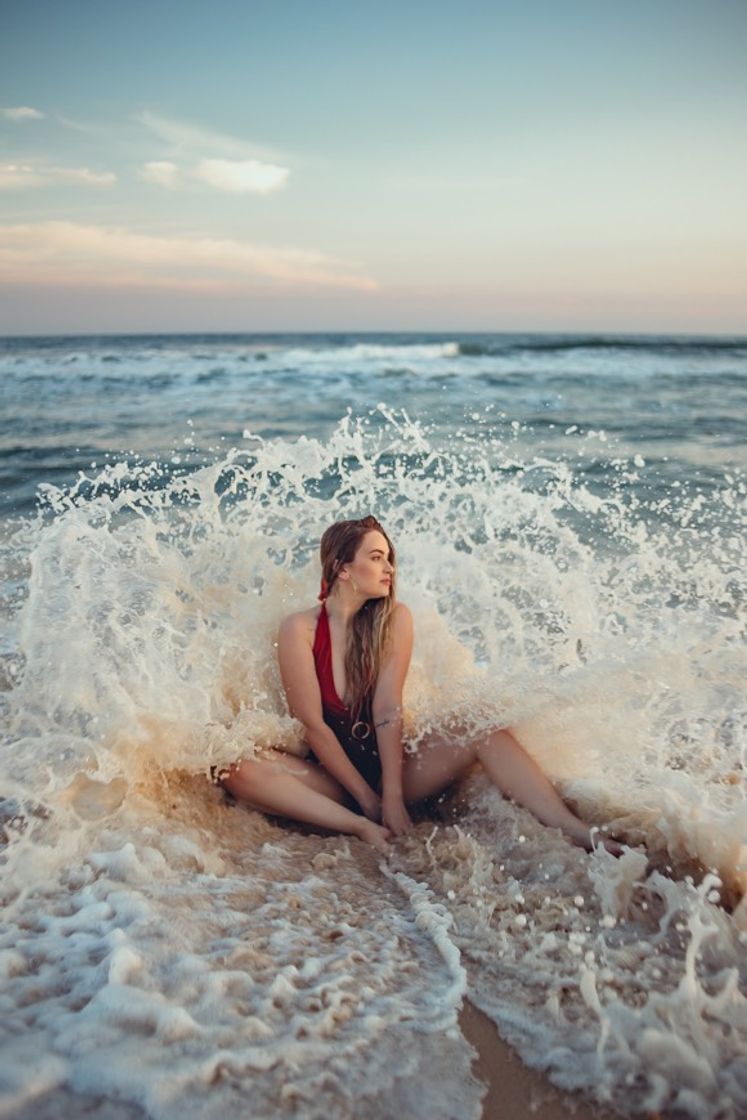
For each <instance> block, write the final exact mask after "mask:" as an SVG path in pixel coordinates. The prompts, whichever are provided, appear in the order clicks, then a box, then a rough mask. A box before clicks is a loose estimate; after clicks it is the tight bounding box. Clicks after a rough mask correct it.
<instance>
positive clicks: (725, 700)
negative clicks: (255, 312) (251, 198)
mask: <svg viewBox="0 0 747 1120" xmlns="http://www.w3.org/2000/svg"><path fill="white" fill-rule="evenodd" d="M0 387H1V389H2V400H3V407H2V418H1V421H0V423H1V424H2V428H1V429H0V471H1V472H2V473H1V483H0V499H1V501H2V506H1V507H0V618H2V622H3V630H2V638H1V639H0V731H1V733H2V738H1V740H0V865H1V874H0V886H1V897H0V902H1V903H2V905H3V908H4V909H3V916H4V922H3V924H2V926H0V1010H1V1011H2V1014H0V1115H7V1116H13V1117H18V1118H19V1120H31V1117H34V1120H38V1118H39V1117H41V1118H42V1120H44V1118H50V1120H51V1118H52V1117H56V1116H58V1115H63V1114H64V1115H78V1114H84V1113H85V1115H89V1116H92V1117H96V1118H97V1120H130V1118H133V1120H134V1118H136V1117H137V1118H140V1117H143V1116H148V1117H154V1118H155V1120H198V1118H199V1120H203V1118H204V1120H210V1118H212V1117H214V1116H217V1115H220V1116H225V1117H226V1118H228V1120H231V1118H233V1117H236V1118H239V1117H245V1116H247V1115H252V1116H253V1117H256V1118H257V1120H263V1118H265V1117H267V1118H269V1117H275V1116H278V1115H281V1114H282V1115H286V1114H287V1115H292V1116H303V1117H304V1120H315V1118H319V1120H338V1118H339V1120H347V1118H348V1117H350V1116H352V1115H355V1116H356V1117H358V1118H359V1120H381V1117H383V1116H394V1115H404V1116H408V1117H412V1118H413V1120H425V1118H427V1120H453V1118H454V1117H455V1116H459V1117H460V1120H461V1118H462V1117H464V1118H465V1120H467V1118H470V1120H472V1118H474V1120H477V1118H478V1117H479V1115H480V1102H481V1098H482V1096H483V1094H484V1087H483V1086H481V1084H480V1082H479V1081H477V1080H476V1079H475V1077H474V1076H473V1075H472V1074H471V1072H470V1062H471V1058H472V1056H473V1054H472V1051H471V1049H470V1047H469V1044H468V1043H467V1041H466V1039H465V1038H464V1037H463V1035H462V1033H461V1030H460V1029H459V1023H458V1017H457V1016H458V1011H459V1007H460V1005H461V1003H462V1000H463V999H464V998H465V997H466V998H469V999H470V1000H472V1001H473V1002H474V1003H475V1004H476V1005H477V1006H479V1007H480V1008H481V1009H482V1010H483V1011H484V1012H485V1013H486V1014H488V1015H489V1016H490V1017H491V1018H492V1019H493V1021H494V1022H495V1024H496V1026H497V1028H498V1030H499V1031H500V1033H501V1035H502V1036H503V1037H504V1038H505V1039H507V1040H508V1041H509V1042H510V1043H511V1044H512V1045H513V1046H514V1047H515V1048H516V1050H517V1051H518V1052H519V1054H520V1055H521V1056H522V1057H523V1059H524V1060H525V1061H526V1062H527V1063H529V1064H530V1065H532V1066H533V1067H534V1068H537V1069H540V1070H543V1071H544V1072H545V1073H546V1074H547V1076H548V1078H549V1079H550V1080H551V1081H552V1082H553V1083H554V1084H555V1085H557V1086H558V1087H560V1088H561V1089H563V1090H568V1089H579V1090H581V1091H582V1092H583V1093H584V1094H586V1096H587V1098H588V1099H589V1100H590V1101H592V1102H596V1103H598V1104H604V1105H609V1106H611V1107H612V1108H614V1109H615V1110H617V1111H618V1112H619V1113H621V1114H623V1115H635V1116H644V1115H652V1114H660V1115H663V1116H668V1117H672V1120H674V1118H677V1120H682V1118H683V1117H686V1118H691V1120H737V1118H738V1117H742V1116H745V1115H747V1064H746V1063H745V1058H744V1056H745V1052H746V1051H747V969H746V967H745V960H746V959H747V955H746V954H745V946H747V902H745V892H746V890H747V785H746V784H745V774H746V773H747V696H746V695H745V678H746V676H747V650H746V648H745V636H746V635H747V626H746V622H747V619H746V617H745V592H746V591H747V577H746V574H745V573H746V572H747V565H746V564H745V548H744V542H745V536H744V528H745V494H746V489H745V486H746V479H745V468H747V438H746V436H747V339H745V338H725V337H719V338H705V337H670V336H667V337H662V336H658V337H651V336H622V337H617V336H615V337H611V336H609V337H608V336H605V337H601V336H593V335H592V336H589V335H584V336H581V335H548V334H543V335H541V334H536V335H535V334H521V335H519V334H510V335H509V334H500V335H499V334H481V335H475V334H470V335H463V334H459V333H454V332H452V333H448V334H443V335H434V334H387V335H382V334H377V335H368V334H347V335H341V334H334V335H329V334H314V335H262V336H259V335H219V336H218V335H190V336H184V335H180V336H167V335H159V336H148V337H134V336H124V337H119V336H106V337H76V338H72V337H65V338H33V339H22V338H16V339H14V338H6V339H0ZM367 513H375V514H377V515H378V516H379V518H380V519H381V520H382V522H383V523H384V525H385V526H386V527H387V529H388V531H389V533H390V535H391V536H392V538H393V539H394V541H395V544H396V547H397V568H398V595H399V596H400V597H401V598H402V599H403V600H404V601H405V602H407V603H408V605H409V606H410V607H411V610H412V613H413V617H414V622H415V635H416V639H415V648H414V652H413V659H412V665H411V668H410V673H409V675H408V682H407V690H406V693H405V711H406V725H405V726H406V744H407V747H408V749H410V748H412V747H415V746H416V745H417V744H420V745H421V749H427V744H428V740H429V738H430V737H431V736H432V735H433V733H434V732H435V733H436V734H440V733H443V732H444V731H445V730H446V729H453V728H455V727H468V728H469V729H470V732H469V733H470V734H471V735H474V736H476V737H478V738H479V737H482V736H484V735H487V734H488V733H489V732H490V730H491V728H495V727H506V726H510V727H512V728H513V729H514V732H515V734H516V735H517V737H518V738H519V740H520V741H521V742H522V743H523V744H524V746H525V748H526V749H527V750H528V751H529V752H530V753H531V754H532V756H533V757H534V758H535V759H536V760H537V761H538V763H539V764H540V765H541V766H542V767H543V769H544V770H545V772H546V773H547V774H548V775H549V776H550V777H551V779H552V780H553V781H554V782H555V783H556V785H557V787H558V789H559V790H560V792H561V793H562V795H563V796H564V797H565V798H566V799H567V800H568V801H569V803H570V804H572V805H573V806H574V808H575V809H576V811H577V812H578V813H579V814H581V815H582V816H584V818H585V819H586V820H588V821H589V823H590V824H593V825H596V826H598V827H600V828H604V827H606V828H608V829H609V830H610V831H611V832H612V833H613V834H614V835H617V836H619V837H620V838H621V839H622V840H623V841H624V842H625V844H626V853H625V855H624V856H623V857H622V858H621V859H619V860H615V859H613V858H612V856H609V855H608V854H607V853H606V852H605V851H603V850H598V851H596V852H595V853H594V854H592V855H590V856H587V855H586V854H585V853H584V852H582V851H580V849H578V848H574V847H572V846H571V845H570V844H569V843H568V842H567V841H566V840H565V839H564V837H563V836H562V835H561V834H560V833H559V831H557V830H553V829H548V828H544V827H543V826H541V825H540V824H539V823H538V822H537V821H536V820H535V819H534V818H533V817H532V816H531V815H530V814H528V813H527V812H525V811H524V810H522V809H520V808H519V807H518V806H516V805H515V804H513V803H512V802H510V801H507V800H506V799H504V798H502V797H501V796H500V794H499V793H498V792H497V791H496V790H495V789H494V788H493V787H492V786H490V784H489V782H488V781H487V778H486V776H485V774H484V773H481V772H480V771H479V770H478V771H477V772H476V773H474V774H472V775H471V776H470V777H469V778H468V779H467V781H466V782H465V783H464V784H463V785H462V787H460V788H459V789H458V790H452V791H451V793H450V794H449V795H448V797H447V800H446V801H445V802H444V803H443V804H442V806H441V809H440V810H437V809H434V810H433V812H431V811H430V810H429V811H428V813H426V814H425V815H424V816H422V817H419V818H418V823H417V826H416V828H415V829H414V830H413V832H412V833H411V834H410V835H408V836H407V837H403V838H400V839H399V840H398V842H397V843H396V846H395V847H396V850H395V853H394V855H393V856H392V857H391V859H390V860H389V862H385V861H384V860H383V859H381V858H380V857H379V856H378V855H377V854H375V853H374V851H373V849H371V848H369V847H368V846H367V845H364V844H362V843H361V842H359V841H358V840H356V839H353V838H351V837H349V836H343V835H337V834H323V833H318V832H314V831H313V830H310V829H302V828H298V827H295V826H293V825H289V824H288V823H287V822H286V823H284V822H282V821H279V820H278V819H276V818H275V819H273V818H269V817H266V816H264V815H263V814H260V813H258V812H255V811H254V810H251V809H249V808H244V807H235V806H231V805H230V804H229V803H227V802H226V801H225V800H224V799H223V798H222V796H221V793H220V791H219V790H218V789H217V788H216V787H215V786H213V785H211V783H210V782H209V780H208V776H209V773H210V767H211V766H213V765H216V766H221V765H225V764H227V763H228V762H231V761H234V760H236V759H237V758H240V757H245V758H251V757H252V756H253V755H254V754H255V752H258V751H261V750H262V749H263V748H264V747H280V748H282V749H284V750H286V751H289V752H291V753H294V752H295V753H299V752H300V753H302V752H303V744H302V729H301V728H300V725H298V724H297V723H296V721H295V720H293V719H291V718H290V715H289V713H288V710H287V705H286V701H285V696H284V693H283V690H282V687H281V684H280V680H279V674H278V669H277V662H276V655H275V641H276V636H277V627H278V624H279V622H280V620H281V619H282V617H283V616H285V615H286V614H288V613H289V612H291V611H293V610H296V609H301V608H304V607H309V606H311V605H312V604H314V603H315V601H316V593H317V590H318V585H319V584H318V581H319V563H318V556H317V550H318V541H319V536H320V533H321V531H322V530H323V529H324V528H325V527H326V525H328V524H329V523H330V522H331V521H333V520H335V519H337V518H340V517H349V516H361V515H362V514H367ZM454 733H455V734H456V732H454ZM452 794H456V796H453V797H452Z"/></svg>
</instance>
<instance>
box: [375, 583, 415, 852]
mask: <svg viewBox="0 0 747 1120" xmlns="http://www.w3.org/2000/svg"><path fill="white" fill-rule="evenodd" d="M391 626H392V629H391V645H390V648H389V653H388V655H387V658H386V660H385V662H384V664H383V665H382V667H381V670H380V672H379V679H378V681H377V682H376V689H375V690H374V696H373V704H372V713H373V721H374V727H375V729H376V741H377V743H378V746H379V757H380V758H381V769H382V787H383V788H382V800H383V802H384V818H386V817H389V818H390V819H391V821H392V824H391V825H390V827H392V828H394V831H395V832H397V833H399V832H402V831H406V830H407V828H408V827H409V825H410V824H411V822H410V820H409V817H408V816H407V812H406V810H405V809H404V804H403V801H402V691H403V689H404V684H405V678H406V677H407V670H408V669H409V667H410V658H411V656H412V643H413V627H412V614H411V612H410V609H409V607H406V606H405V604H404V603H398V604H397V606H396V607H395V608H394V612H393V614H392V622H391ZM395 815H396V820H395ZM384 818H382V819H384Z"/></svg>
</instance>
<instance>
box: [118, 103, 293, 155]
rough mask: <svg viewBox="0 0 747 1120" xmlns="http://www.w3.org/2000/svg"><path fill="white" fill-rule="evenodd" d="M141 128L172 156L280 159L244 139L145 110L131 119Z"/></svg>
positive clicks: (267, 150)
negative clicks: (146, 130) (155, 137)
mask: <svg viewBox="0 0 747 1120" xmlns="http://www.w3.org/2000/svg"><path fill="white" fill-rule="evenodd" d="M134 119H135V120H136V121H138V123H140V124H143V125H145V127H146V128H147V129H149V130H150V131H151V132H152V133H153V134H154V136H157V137H158V139H159V140H162V141H163V142H164V143H165V144H168V145H169V146H170V148H171V149H172V150H173V153H174V154H180V153H181V154H185V153H186V154H187V155H191V156H193V157H196V156H198V155H202V153H203V152H206V151H207V152H211V153H214V154H217V155H220V156H224V157H226V158H233V159H259V160H278V159H282V158H283V157H282V156H281V155H280V154H279V153H278V152H274V151H271V150H270V149H267V148H265V149H262V148H260V147H259V146H258V145H256V144H250V143H249V142H248V141H246V140H239V139H238V138H237V137H235V136H229V135H227V134H226V133H224V132H213V131H211V130H210V129H206V128H200V126H199V125H193V124H189V123H187V122H184V121H176V120H173V119H172V118H169V117H162V116H159V114H158V113H151V112H150V111H149V110H148V109H146V110H144V111H143V112H142V113H138V114H137V115H136V116H135V118H134Z"/></svg>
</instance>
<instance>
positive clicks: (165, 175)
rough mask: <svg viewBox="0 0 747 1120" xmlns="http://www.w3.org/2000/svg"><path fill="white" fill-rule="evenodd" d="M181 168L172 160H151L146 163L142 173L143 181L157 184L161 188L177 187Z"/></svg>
mask: <svg viewBox="0 0 747 1120" xmlns="http://www.w3.org/2000/svg"><path fill="white" fill-rule="evenodd" d="M179 174H180V172H179V168H178V167H177V165H176V164H175V163H172V162H171V160H167V159H162V160H151V161H150V162H149V163H144V164H143V167H142V169H141V171H140V177H141V179H145V180H146V181H147V182H148V183H157V184H158V186H159V187H175V186H176V185H177V183H178V181H179Z"/></svg>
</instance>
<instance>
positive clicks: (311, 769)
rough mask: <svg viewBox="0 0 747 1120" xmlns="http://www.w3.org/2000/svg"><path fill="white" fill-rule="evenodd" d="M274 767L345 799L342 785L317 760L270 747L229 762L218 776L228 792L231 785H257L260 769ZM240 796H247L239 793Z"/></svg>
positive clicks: (238, 787)
mask: <svg viewBox="0 0 747 1120" xmlns="http://www.w3.org/2000/svg"><path fill="white" fill-rule="evenodd" d="M278 771H280V772H281V773H285V774H291V775H292V776H293V777H294V778H297V779H298V781H299V782H303V784H304V785H305V786H308V787H309V789H313V790H315V791H316V792H317V793H322V794H324V796H325V797H329V798H331V799H332V800H333V801H338V802H340V804H343V803H345V801H346V799H347V796H348V794H347V791H346V790H345V788H344V786H342V785H340V783H339V782H338V781H337V779H336V778H333V777H332V775H331V774H330V773H329V772H328V771H327V770H325V769H324V767H323V766H322V765H321V763H319V762H314V761H312V760H311V759H305V758H299V757H298V756H297V755H293V754H288V753H286V752H285V751H277V750H272V749H268V750H263V751H262V753H261V754H260V755H257V757H256V758H251V759H244V760H243V761H242V762H240V763H238V765H235V766H232V767H231V768H230V771H229V773H228V775H225V776H224V777H222V778H220V779H219V780H220V784H221V785H222V786H223V787H224V788H225V789H227V790H228V792H229V793H233V792H234V789H235V790H236V791H237V792H238V790H239V789H240V788H241V789H244V790H246V789H247V787H248V786H249V785H254V784H260V785H261V781H262V774H263V773H271V772H276V773H277V772H278ZM232 787H233V788H232ZM241 799H242V801H246V800H247V798H246V796H244V795H243V794H242V795H241Z"/></svg>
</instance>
